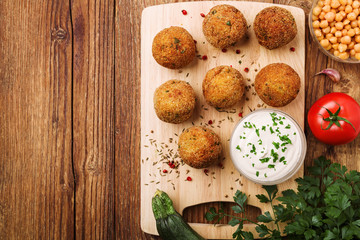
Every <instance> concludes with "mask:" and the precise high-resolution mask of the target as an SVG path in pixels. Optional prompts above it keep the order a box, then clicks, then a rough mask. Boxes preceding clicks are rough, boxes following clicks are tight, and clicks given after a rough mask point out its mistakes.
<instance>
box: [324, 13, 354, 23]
mask: <svg viewBox="0 0 360 240" xmlns="http://www.w3.org/2000/svg"><path fill="white" fill-rule="evenodd" d="M325 16H326V15H325ZM346 17H347V20H348V21H354V20H356V14H355V13H353V12H351V13H349V14H348V15H347V16H346ZM328 21H329V20H328Z"/></svg>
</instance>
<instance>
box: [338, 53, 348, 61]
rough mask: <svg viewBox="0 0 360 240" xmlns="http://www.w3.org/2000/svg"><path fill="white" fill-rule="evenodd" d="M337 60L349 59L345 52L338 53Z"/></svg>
mask: <svg viewBox="0 0 360 240" xmlns="http://www.w3.org/2000/svg"><path fill="white" fill-rule="evenodd" d="M339 58H341V59H343V60H346V59H348V58H349V54H348V53H347V52H340V54H339Z"/></svg>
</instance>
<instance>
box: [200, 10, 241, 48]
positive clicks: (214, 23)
mask: <svg viewBox="0 0 360 240" xmlns="http://www.w3.org/2000/svg"><path fill="white" fill-rule="evenodd" d="M202 27H203V33H204V35H205V37H206V40H207V41H208V42H209V43H210V44H211V45H213V46H214V47H216V48H226V47H230V46H231V45H233V44H235V43H236V42H238V41H240V40H241V39H242V38H243V37H244V36H245V35H246V31H247V24H246V19H245V17H244V15H243V14H242V13H241V12H240V11H239V10H238V9H237V8H235V7H233V6H230V5H226V4H223V5H217V6H215V7H213V8H211V9H210V12H209V13H208V14H207V15H206V16H205V19H204V21H203V24H202Z"/></svg>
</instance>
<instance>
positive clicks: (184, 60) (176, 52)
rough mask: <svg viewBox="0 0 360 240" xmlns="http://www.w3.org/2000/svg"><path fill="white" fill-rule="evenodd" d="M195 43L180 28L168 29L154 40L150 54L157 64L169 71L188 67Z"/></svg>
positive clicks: (192, 57) (193, 54)
mask: <svg viewBox="0 0 360 240" xmlns="http://www.w3.org/2000/svg"><path fill="white" fill-rule="evenodd" d="M195 51H196V47H195V42H194V39H193V37H192V36H191V35H190V33H189V32H188V31H186V30H185V29H184V28H182V27H169V28H165V29H164V30H162V31H160V32H159V33H158V34H157V35H156V36H155V38H154V40H153V44H152V54H153V57H154V59H155V60H156V62H157V63H158V64H160V65H161V66H163V67H166V68H170V69H178V68H182V67H185V66H186V65H188V64H189V63H190V62H191V61H192V60H193V59H194V57H195Z"/></svg>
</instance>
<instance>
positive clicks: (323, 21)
mask: <svg viewBox="0 0 360 240" xmlns="http://www.w3.org/2000/svg"><path fill="white" fill-rule="evenodd" d="M328 26H329V23H328V21H327V20H322V21H321V22H320V27H321V28H327V27H328Z"/></svg>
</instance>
